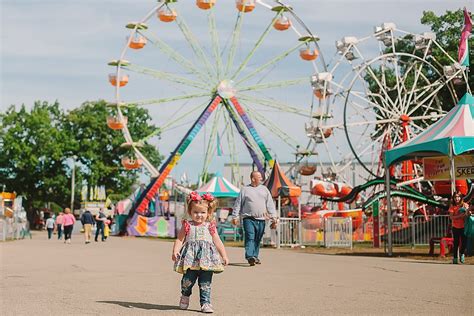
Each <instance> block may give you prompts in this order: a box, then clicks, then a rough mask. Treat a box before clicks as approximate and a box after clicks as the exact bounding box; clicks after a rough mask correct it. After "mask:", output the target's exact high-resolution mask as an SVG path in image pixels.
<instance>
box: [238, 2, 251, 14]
mask: <svg viewBox="0 0 474 316" xmlns="http://www.w3.org/2000/svg"><path fill="white" fill-rule="evenodd" d="M235 6H236V7H237V10H239V11H240V12H245V13H247V12H252V11H253V9H255V0H236V1H235Z"/></svg>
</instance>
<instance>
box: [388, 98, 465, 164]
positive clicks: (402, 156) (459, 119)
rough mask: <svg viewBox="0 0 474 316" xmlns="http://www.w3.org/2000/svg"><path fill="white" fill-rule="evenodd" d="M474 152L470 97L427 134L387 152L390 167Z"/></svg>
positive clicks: (427, 131)
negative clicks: (394, 164) (409, 160)
mask: <svg viewBox="0 0 474 316" xmlns="http://www.w3.org/2000/svg"><path fill="white" fill-rule="evenodd" d="M469 151H474V97H473V96H472V95H470V94H468V93H466V94H465V95H464V97H462V99H461V100H460V101H459V103H458V105H457V106H455V107H454V108H452V109H451V111H449V112H448V114H446V116H444V117H443V118H442V119H440V120H439V121H438V122H436V123H434V124H433V125H431V126H430V127H429V128H427V129H426V130H425V131H424V132H423V133H421V134H419V135H417V136H416V137H414V138H412V139H411V140H409V141H407V142H404V143H403V144H400V145H398V146H396V147H394V148H393V149H391V150H388V151H386V152H385V159H386V164H387V166H390V165H392V164H393V163H396V162H400V161H403V160H408V159H413V158H415V157H417V158H420V157H428V156H436V155H440V154H441V155H446V156H449V155H450V153H452V155H453V156H457V155H461V154H464V153H467V152H469Z"/></svg>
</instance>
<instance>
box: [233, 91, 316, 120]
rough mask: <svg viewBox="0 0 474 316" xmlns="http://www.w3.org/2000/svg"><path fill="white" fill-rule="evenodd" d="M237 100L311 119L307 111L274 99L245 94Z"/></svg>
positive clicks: (240, 95)
mask: <svg viewBox="0 0 474 316" xmlns="http://www.w3.org/2000/svg"><path fill="white" fill-rule="evenodd" d="M239 99H242V100H245V101H250V102H254V103H258V104H260V105H263V106H265V107H270V108H273V109H277V110H279V111H284V112H288V113H293V114H297V115H300V116H303V117H306V118H311V114H310V113H309V112H308V111H307V110H303V109H301V108H298V107H296V106H292V105H289V104H287V103H283V102H281V101H277V100H274V99H265V98H260V97H254V96H250V95H247V94H239Z"/></svg>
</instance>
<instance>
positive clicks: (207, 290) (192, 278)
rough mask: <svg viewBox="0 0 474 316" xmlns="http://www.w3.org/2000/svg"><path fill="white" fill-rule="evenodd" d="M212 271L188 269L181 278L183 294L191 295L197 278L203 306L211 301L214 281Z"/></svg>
mask: <svg viewBox="0 0 474 316" xmlns="http://www.w3.org/2000/svg"><path fill="white" fill-rule="evenodd" d="M212 274H213V272H212V271H204V270H191V269H188V270H186V273H185V274H184V275H183V278H182V279H181V294H183V295H184V296H188V297H189V296H191V294H192V289H193V286H194V284H195V283H196V280H198V285H199V301H200V303H201V306H202V305H204V304H205V303H209V304H210V303H211V283H212Z"/></svg>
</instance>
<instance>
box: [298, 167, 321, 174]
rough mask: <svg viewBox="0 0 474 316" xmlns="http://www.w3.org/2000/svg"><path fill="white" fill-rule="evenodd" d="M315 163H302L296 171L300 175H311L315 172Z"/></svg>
mask: <svg viewBox="0 0 474 316" xmlns="http://www.w3.org/2000/svg"><path fill="white" fill-rule="evenodd" d="M316 169H317V168H316V165H313V164H305V165H302V166H301V167H300V168H299V170H298V172H299V173H300V174H301V175H302V176H310V175H313V174H314V173H315V172H316Z"/></svg>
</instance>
